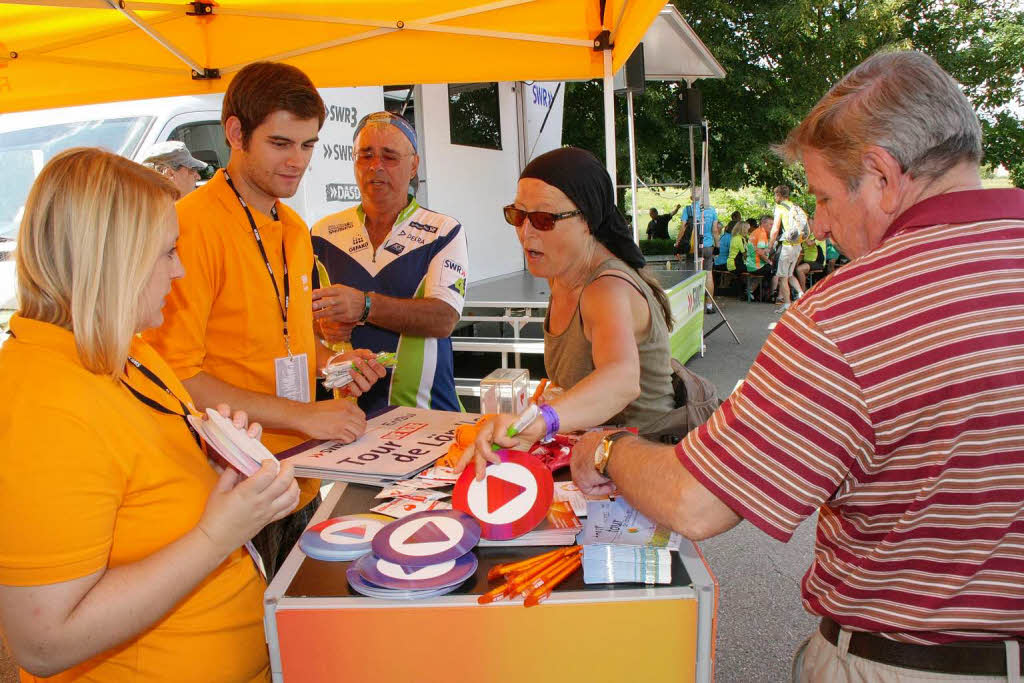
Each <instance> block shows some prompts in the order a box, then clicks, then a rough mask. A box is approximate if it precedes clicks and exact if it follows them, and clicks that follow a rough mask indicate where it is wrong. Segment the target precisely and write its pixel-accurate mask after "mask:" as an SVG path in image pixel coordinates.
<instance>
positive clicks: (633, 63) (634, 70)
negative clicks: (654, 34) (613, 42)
mask: <svg viewBox="0 0 1024 683" xmlns="http://www.w3.org/2000/svg"><path fill="white" fill-rule="evenodd" d="M621 73H622V75H623V76H624V78H619V77H616V79H615V94H616V95H624V94H625V93H627V92H631V93H633V94H634V95H639V94H641V93H643V91H644V82H645V80H646V78H647V74H646V72H644V44H643V43H640V44H639V45H637V46H636V49H635V50H633V54H631V55H630V56H629V59H627V60H626V65H625V66H623V67H622V72H621Z"/></svg>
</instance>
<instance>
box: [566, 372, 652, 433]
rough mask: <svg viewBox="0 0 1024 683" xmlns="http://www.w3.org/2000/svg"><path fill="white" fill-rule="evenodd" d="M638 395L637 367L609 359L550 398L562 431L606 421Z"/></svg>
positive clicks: (586, 427) (638, 378) (638, 379)
mask: <svg viewBox="0 0 1024 683" xmlns="http://www.w3.org/2000/svg"><path fill="white" fill-rule="evenodd" d="M639 395H640V377H639V367H637V366H635V365H634V366H632V367H630V364H628V363H611V364H608V365H605V366H602V367H600V368H597V369H595V370H594V371H593V372H591V373H590V374H589V375H587V376H586V377H584V378H583V379H582V380H580V381H579V382H578V383H577V384H576V386H574V387H572V388H571V389H569V390H568V391H566V392H565V393H564V394H562V395H561V396H560V397H559V398H558V399H556V400H554V401H552V402H551V405H552V407H553V408H554V409H555V410H556V411H557V413H558V419H559V422H560V423H561V426H560V427H559V429H560V431H562V432H572V431H576V430H578V429H589V428H590V427H597V426H599V425H602V424H605V423H606V422H608V420H610V419H611V418H613V417H615V416H616V415H618V414H619V413H620V412H622V411H623V409H625V407H626V406H628V405H629V404H630V403H631V402H632V401H634V400H636V397H637V396H639Z"/></svg>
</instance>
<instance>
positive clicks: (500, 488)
mask: <svg viewBox="0 0 1024 683" xmlns="http://www.w3.org/2000/svg"><path fill="white" fill-rule="evenodd" d="M498 457H499V458H501V462H500V463H497V464H490V465H487V469H486V470H485V474H486V476H484V478H483V479H482V480H480V481H477V480H476V471H475V467H473V466H470V467H467V468H466V469H465V470H463V471H462V475H461V476H460V477H459V480H458V481H456V482H455V490H454V491H453V492H452V506H453V507H454V508H455V509H456V510H462V511H463V512H468V513H469V514H471V515H473V517H475V518H476V520H477V521H478V522H480V529H481V532H482V534H483V537H484V538H488V539H492V540H496V541H504V540H508V539H511V538H516V537H517V536H522V535H523V534H525V533H526V532H528V531H530V530H532V529H533V528H534V527H536V526H537V525H538V524H539V523H540V521H541V520H542V519H544V517H545V516H546V515H547V513H548V509H549V507H550V506H551V499H552V496H553V494H554V482H553V481H552V479H551V471H550V470H548V469H547V468H546V467H545V466H544V465H543V464H541V462H540V461H539V460H537V458H535V457H533V456H532V455H530V454H528V453H521V452H518V451H499V452H498Z"/></svg>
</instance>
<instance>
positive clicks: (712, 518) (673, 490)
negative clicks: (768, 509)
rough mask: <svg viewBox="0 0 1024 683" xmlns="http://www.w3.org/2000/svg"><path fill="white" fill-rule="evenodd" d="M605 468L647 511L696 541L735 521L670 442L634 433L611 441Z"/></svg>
mask: <svg viewBox="0 0 1024 683" xmlns="http://www.w3.org/2000/svg"><path fill="white" fill-rule="evenodd" d="M606 474H607V475H608V476H609V477H611V479H612V481H614V482H615V485H616V486H617V487H618V489H619V491H620V492H621V493H622V495H623V496H625V498H626V500H627V501H629V504H630V505H632V506H633V507H635V508H636V509H637V510H639V511H640V512H641V513H643V514H644V515H645V516H646V517H648V518H650V519H652V520H654V521H656V522H661V523H663V524H667V525H668V526H670V527H672V529H674V530H675V531H677V532H679V533H680V534H682V535H683V536H685V537H687V538H689V539H690V540H694V541H699V540H702V539H705V538H710V537H711V536H715V535H716V534H720V533H722V532H723V531H726V530H728V529H731V528H732V527H733V526H735V525H736V524H737V523H738V522H739V519H740V518H739V516H738V515H736V514H735V513H732V511H728V510H726V511H723V508H724V506H723V505H722V504H721V503H720V502H719V501H718V500H717V499H716V498H715V497H714V496H712V495H711V494H710V493H709V492H708V491H707V489H705V488H704V487H703V486H701V485H700V484H699V483H698V482H697V480H696V479H694V477H693V475H692V474H690V472H689V470H687V469H686V468H685V467H683V466H682V465H681V464H680V463H679V459H678V458H677V457H676V453H675V447H674V446H666V445H662V444H656V443H653V442H651V441H644V440H643V439H639V438H634V437H628V436H627V437H623V438H622V439H619V440H618V441H616V442H615V444H614V446H613V448H612V457H611V459H610V460H609V461H608V468H607V471H606Z"/></svg>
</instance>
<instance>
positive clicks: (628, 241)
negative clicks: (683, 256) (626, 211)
mask: <svg viewBox="0 0 1024 683" xmlns="http://www.w3.org/2000/svg"><path fill="white" fill-rule="evenodd" d="M519 177H520V178H536V179H537V180H540V181H541V182H545V183H547V184H548V185H551V186H552V187H557V188H558V189H559V190H561V191H562V192H564V193H565V196H566V197H568V198H569V199H570V200H571V201H572V203H573V204H575V205H576V208H577V209H579V210H580V211H582V212H583V216H584V218H586V219H587V226H588V227H589V228H590V233H591V234H592V235H593V236H594V238H595V239H597V241H598V242H600V243H601V244H603V245H604V246H605V247H607V248H608V251H610V252H612V253H613V254H615V256H616V257H618V258H619V259H621V260H622V261H624V262H626V263H627V264H629V265H630V266H632V267H633V268H638V269H639V268H643V267H644V265H645V264H646V263H647V261H646V260H645V259H644V255H643V254H642V253H641V252H640V247H638V246H637V244H636V242H634V241H633V233H632V231H631V230H630V229H629V226H627V225H626V219H625V218H623V217H622V214H621V213H620V212H619V209H618V207H617V206H615V193H614V192H613V190H612V182H611V179H610V178H609V177H608V171H607V170H606V169H605V167H604V166H602V165H601V162H600V161H598V160H597V157H595V156H594V155H593V154H591V153H590V152H587V151H586V150H582V149H579V148H578V147H562V148H561V149H554V150H551V151H550V152H547V153H545V154H541V155H540V156H539V157H537V158H536V159H534V160H533V161H531V162H530V163H529V164H527V165H526V168H524V169H523V172H522V174H521V175H520V176H519Z"/></svg>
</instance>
